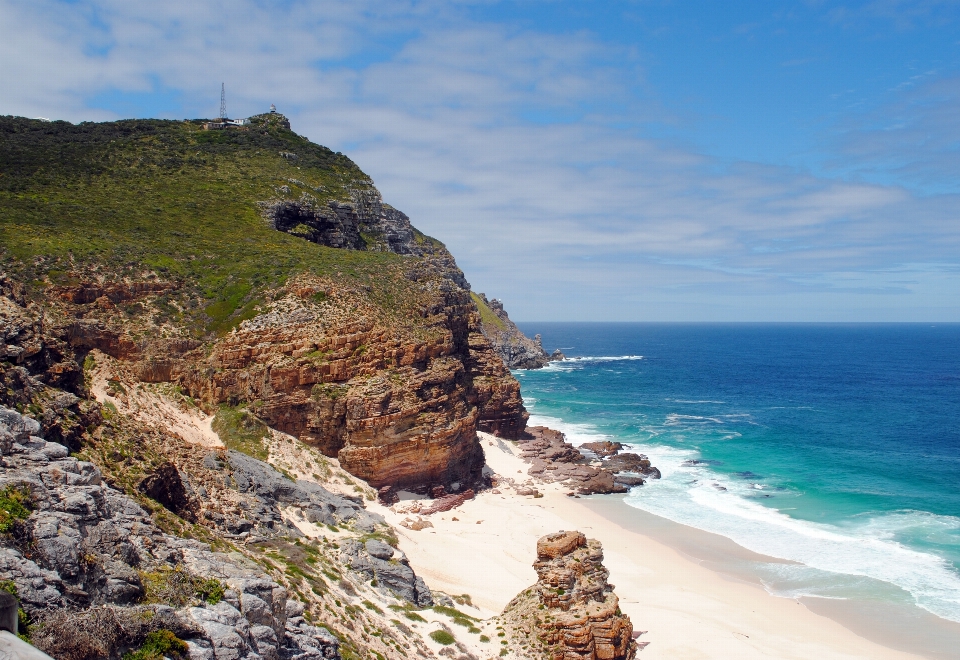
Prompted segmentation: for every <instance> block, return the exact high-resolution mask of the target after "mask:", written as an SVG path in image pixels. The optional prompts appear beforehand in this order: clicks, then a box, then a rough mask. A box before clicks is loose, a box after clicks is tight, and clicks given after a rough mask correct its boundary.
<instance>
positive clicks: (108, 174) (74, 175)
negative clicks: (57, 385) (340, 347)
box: [0, 115, 439, 334]
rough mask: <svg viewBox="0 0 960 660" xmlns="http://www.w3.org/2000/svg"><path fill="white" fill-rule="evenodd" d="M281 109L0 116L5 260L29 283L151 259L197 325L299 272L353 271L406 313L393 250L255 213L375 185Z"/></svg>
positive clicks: (1, 253) (248, 307) (135, 270)
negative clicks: (205, 118) (319, 236)
mask: <svg viewBox="0 0 960 660" xmlns="http://www.w3.org/2000/svg"><path fill="white" fill-rule="evenodd" d="M277 117H279V116H277V115H261V116H260V117H257V118H253V119H254V122H255V124H254V125H253V126H252V127H250V129H249V130H236V129H228V130H210V131H206V130H203V126H202V121H200V120H195V121H160V120H128V121H118V122H112V123H82V124H79V125H72V124H69V123H67V122H44V121H38V120H29V119H24V118H19V117H0V270H6V271H8V272H10V273H11V274H14V275H16V276H17V278H18V279H20V280H21V281H25V282H28V283H31V286H32V288H33V290H34V293H37V292H39V290H40V289H41V288H43V287H46V286H49V285H51V284H69V283H71V279H72V278H75V277H76V274H77V273H78V272H83V273H85V274H90V273H93V274H95V275H98V276H105V277H106V279H108V280H110V279H119V278H124V277H126V278H130V279H137V280H139V279H142V278H143V277H145V276H146V273H147V271H150V272H152V273H153V274H155V275H156V276H157V277H158V278H160V279H163V280H170V281H175V282H176V283H177V284H178V285H179V286H178V288H177V289H176V291H175V292H172V293H170V294H169V296H170V298H171V299H170V300H169V301H167V302H169V303H170V304H169V305H168V307H167V312H168V313H169V315H170V316H171V319H170V320H171V321H174V322H175V323H177V324H178V325H180V326H182V327H187V328H191V329H192V332H194V333H196V334H203V333H205V332H209V331H222V330H224V329H226V328H229V327H230V326H231V325H235V324H236V323H237V322H239V320H241V319H242V318H243V317H246V316H249V315H251V314H252V309H253V307H254V305H255V304H256V302H257V300H258V295H259V294H260V292H262V291H263V290H265V289H267V288H272V287H275V286H277V285H279V284H282V283H283V281H284V280H285V278H287V277H290V276H292V275H294V274H297V273H301V272H310V273H314V274H317V275H327V276H333V277H342V278H349V279H352V280H357V281H358V283H360V284H363V285H364V286H363V287H362V288H363V290H368V295H369V296H370V297H371V299H372V300H371V302H374V303H376V304H378V305H379V306H381V307H383V308H384V309H387V310H390V309H393V310H396V311H398V312H401V313H402V315H403V316H405V317H407V318H411V315H408V314H406V313H405V311H406V310H404V309H403V308H404V307H405V306H406V303H407V302H409V300H410V298H411V296H412V295H413V292H412V291H411V288H410V287H411V283H410V282H409V281H408V280H406V279H405V278H403V277H400V276H399V275H400V274H401V272H402V264H401V262H402V261H403V259H402V258H401V257H399V256H397V255H395V254H392V253H389V252H373V251H364V250H341V249H332V248H327V247H323V246H320V245H317V244H314V243H310V242H307V241H305V240H302V239H300V238H297V237H296V236H293V235H290V234H287V233H283V232H280V231H276V230H274V229H272V228H271V227H270V226H269V225H268V224H267V223H266V222H265V221H264V220H263V218H262V217H261V215H260V207H258V204H257V203H258V202H262V201H266V200H275V199H280V198H289V199H295V198H297V197H299V196H301V195H303V194H309V195H310V196H312V197H313V198H315V199H316V200H318V201H319V202H321V203H326V202H327V201H328V200H337V201H344V202H349V201H350V200H351V192H352V191H365V190H372V189H373V186H372V182H371V181H370V179H369V178H368V177H367V176H366V175H365V174H364V173H363V172H361V171H360V169H359V168H358V167H357V166H356V165H355V164H354V163H353V162H352V161H351V160H350V159H349V158H347V157H346V156H343V155H341V154H338V153H334V152H332V151H330V150H329V149H327V148H326V147H322V146H319V145H316V144H313V143H311V142H310V141H309V140H307V139H306V138H304V137H302V136H299V135H297V134H296V133H294V132H293V131H291V130H288V129H286V128H284V127H283V126H282V122H281V121H277V119H276V118H277ZM281 120H282V117H281ZM419 239H422V240H425V241H427V240H429V241H432V239H427V238H426V237H422V235H419V234H418V240H419ZM437 245H439V244H437ZM390 273H393V274H394V275H397V276H396V277H389V276H386V277H385V275H389V274H390ZM163 303H164V300H160V304H161V306H162V305H163Z"/></svg>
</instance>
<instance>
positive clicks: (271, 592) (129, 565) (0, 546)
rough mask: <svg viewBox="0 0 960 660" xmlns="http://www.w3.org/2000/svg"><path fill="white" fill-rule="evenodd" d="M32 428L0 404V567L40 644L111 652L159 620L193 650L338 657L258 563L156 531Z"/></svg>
mask: <svg viewBox="0 0 960 660" xmlns="http://www.w3.org/2000/svg"><path fill="white" fill-rule="evenodd" d="M39 432H40V425H39V424H38V423H37V422H36V421H34V420H33V419H31V418H28V417H24V416H22V415H20V414H18V413H17V412H16V411H14V410H10V409H8V408H3V407H0V452H2V456H3V458H2V461H3V466H2V469H0V493H2V495H0V511H2V515H0V517H2V518H3V519H4V523H5V527H6V530H7V533H5V534H3V535H2V536H0V578H2V579H3V580H4V581H5V582H4V584H5V585H6V586H5V587H4V588H5V589H6V590H8V591H14V592H15V593H16V595H17V596H18V597H19V599H20V602H21V605H22V607H23V609H24V617H23V618H24V619H25V622H29V623H30V624H31V625H32V626H34V627H35V631H34V633H35V635H34V636H35V639H33V641H34V643H36V644H37V645H38V646H39V647H40V648H41V649H42V650H44V651H46V652H47V653H49V654H51V655H53V656H54V657H55V658H94V657H101V658H119V657H120V656H121V655H122V654H123V653H124V652H126V651H128V650H135V649H136V648H138V647H140V646H141V645H142V644H143V643H144V642H145V641H146V640H147V638H148V636H149V635H150V634H151V633H154V634H156V633H157V632H160V631H167V632H168V633H170V634H171V635H173V636H175V637H177V638H182V639H185V640H187V641H186V648H185V649H184V650H186V651H188V652H189V655H190V657H191V658H193V659H194V660H214V659H225V658H237V659H240V658H251V659H253V658H263V659H272V660H279V659H280V658H304V659H306V658H317V659H318V660H319V659H320V658H339V657H340V654H339V653H338V646H339V643H340V642H339V640H338V639H337V638H336V637H335V636H333V635H332V634H331V633H330V632H329V631H327V630H325V629H323V628H317V627H314V626H312V625H309V624H308V623H307V622H305V621H304V619H303V617H302V614H303V612H304V607H303V605H302V604H300V603H297V602H295V601H291V600H289V599H288V595H289V594H288V592H287V590H286V589H285V588H283V587H282V586H280V585H279V584H278V583H277V582H275V581H274V580H272V579H271V578H270V577H269V576H267V575H266V574H265V573H264V572H263V571H262V570H258V568H257V567H256V566H254V565H250V564H249V563H246V562H244V561H243V560H242V559H240V560H239V561H238V560H237V559H236V558H230V557H228V556H226V555H224V554H222V553H214V552H211V551H210V549H209V547H208V546H207V545H205V544H203V543H199V542H197V541H191V540H187V539H182V538H177V537H175V536H171V535H169V534H165V533H163V532H162V531H161V530H160V529H158V528H157V526H156V525H155V524H154V522H153V521H152V520H151V519H150V517H149V515H148V513H147V511H145V510H144V509H143V508H142V507H141V506H140V505H139V504H137V503H136V502H134V501H133V500H131V499H130V498H129V497H126V496H125V495H124V494H123V493H121V492H119V491H117V490H115V489H113V488H111V487H109V486H108V485H106V484H104V483H103V479H102V474H101V473H100V470H99V469H97V468H96V466H94V465H93V464H91V463H89V462H84V461H78V460H77V459H76V458H72V457H70V456H69V455H68V449H67V448H66V447H65V446H63V445H61V444H59V443H55V442H47V441H45V440H43V439H42V438H41V437H39V436H37V435H36V434H37V433H39ZM331 497H332V496H331ZM11 502H17V503H19V505H20V506H19V507H16V506H13V505H12V504H11ZM344 503H346V502H344ZM28 630H29V628H27V629H25V630H24V632H27V631H28Z"/></svg>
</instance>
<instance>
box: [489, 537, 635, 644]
mask: <svg viewBox="0 0 960 660" xmlns="http://www.w3.org/2000/svg"><path fill="white" fill-rule="evenodd" d="M533 567H534V569H535V570H536V571H537V583H536V584H535V585H533V586H532V587H531V588H529V589H527V590H526V591H524V592H522V593H521V594H520V595H518V596H517V597H516V598H514V599H513V600H512V601H510V603H509V604H508V605H507V607H506V609H504V611H503V614H502V615H501V619H502V621H503V625H504V628H505V630H506V631H507V635H508V636H509V639H510V641H511V642H512V646H514V647H516V648H517V649H518V650H514V654H515V655H518V656H519V657H529V658H549V659H550V660H627V659H629V658H633V657H634V656H635V655H636V652H637V644H636V642H635V641H634V638H633V624H632V623H631V622H630V618H629V617H628V616H626V615H625V614H623V613H622V612H621V611H620V607H619V599H618V598H617V596H616V595H615V594H614V593H613V585H611V584H609V583H608V582H607V578H608V577H609V575H610V573H609V571H608V570H607V569H606V568H604V566H603V549H602V548H601V546H600V542H599V541H595V540H593V539H587V538H586V537H585V536H584V535H583V534H581V533H580V532H558V533H556V534H548V535H547V536H544V537H543V538H541V539H540V540H539V541H538V542H537V560H536V561H535V562H534V564H533Z"/></svg>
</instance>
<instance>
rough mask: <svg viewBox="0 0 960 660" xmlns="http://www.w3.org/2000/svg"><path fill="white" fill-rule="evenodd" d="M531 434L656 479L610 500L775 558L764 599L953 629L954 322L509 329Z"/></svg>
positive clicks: (959, 432) (957, 404)
mask: <svg viewBox="0 0 960 660" xmlns="http://www.w3.org/2000/svg"><path fill="white" fill-rule="evenodd" d="M518 325H519V326H520V328H521V330H523V332H524V333H525V334H527V335H528V336H533V335H534V334H537V333H539V334H541V335H542V337H543V345H544V347H545V348H546V349H547V350H548V351H550V352H552V351H553V350H554V349H555V348H560V349H561V350H562V351H563V352H564V353H565V354H566V355H567V356H568V358H570V359H568V360H566V361H563V362H557V363H552V364H550V365H549V366H548V367H546V368H544V369H540V370H532V371H526V370H521V371H515V372H514V373H515V375H516V376H517V378H518V380H519V381H520V383H521V387H522V394H523V399H524V403H525V405H526V406H527V409H528V410H529V411H530V413H531V419H530V423H531V424H532V425H537V424H542V425H545V426H549V427H551V428H555V429H558V430H560V431H563V432H564V433H565V434H566V436H567V438H568V440H569V441H571V442H572V443H574V444H580V443H582V442H586V441H591V440H598V439H609V440H616V441H619V442H622V443H626V444H629V449H628V450H629V451H636V452H639V453H643V454H646V455H648V456H649V457H650V459H651V461H652V462H653V464H654V465H655V466H657V467H658V468H659V469H660V471H661V472H662V475H663V477H662V479H659V480H649V481H648V482H647V483H646V484H645V485H643V486H639V487H636V488H634V489H632V490H631V492H630V493H629V495H627V496H626V499H625V501H626V502H627V503H628V504H629V505H630V506H632V507H635V508H637V509H642V510H644V511H647V512H649V513H652V514H655V515H657V516H660V517H662V518H666V519H668V520H671V521H674V522H676V523H681V524H683V525H687V526H690V527H694V528H698V529H700V530H704V531H707V532H712V533H714V534H719V535H722V536H725V537H727V538H729V539H731V540H733V541H734V542H736V543H737V544H739V545H740V546H743V547H744V548H747V549H748V550H751V551H753V552H756V553H759V554H762V555H766V556H769V557H774V558H779V559H780V560H786V561H774V562H759V563H756V564H755V565H754V566H753V567H752V569H751V570H753V571H754V572H755V573H756V577H757V579H759V581H761V582H762V583H763V585H764V587H765V588H766V589H767V590H768V591H769V592H770V593H772V594H775V595H778V596H784V597H791V598H801V597H812V598H824V599H856V600H858V601H874V602H885V603H892V604H896V605H898V606H906V607H911V608H913V607H919V608H922V609H923V610H925V611H927V612H930V613H932V614H934V615H936V616H937V617H941V618H943V619H946V620H949V621H955V622H960V324H822V325H821V324H707V325H700V324H642V323H637V324H624V323H616V324H613V323H611V324H601V323H594V324H585V323H521V324H518Z"/></svg>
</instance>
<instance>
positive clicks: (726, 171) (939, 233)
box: [0, 0, 960, 322]
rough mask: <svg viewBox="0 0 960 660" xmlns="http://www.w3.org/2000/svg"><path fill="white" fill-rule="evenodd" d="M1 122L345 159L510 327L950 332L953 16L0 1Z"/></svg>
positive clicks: (863, 1)
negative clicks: (856, 327)
mask: <svg viewBox="0 0 960 660" xmlns="http://www.w3.org/2000/svg"><path fill="white" fill-rule="evenodd" d="M0 63H2V64H3V66H0V90H2V92H0V114H12V115H22V116H27V117H46V118H50V119H64V120H67V121H71V122H79V121H105V120H112V119H120V118H127V117H160V118H171V119H180V118H188V117H189V118H194V117H214V116H216V115H217V114H218V113H219V101H220V84H221V82H223V83H225V85H226V90H227V108H228V114H229V115H230V116H232V117H243V116H248V115H252V114H258V113H260V112H264V111H266V110H267V109H268V108H269V105H270V104H271V103H275V104H276V105H277V108H278V110H279V111H280V112H282V113H284V114H286V115H287V116H288V117H290V119H291V122H292V125H293V129H294V130H295V131H296V132H297V133H300V134H301V135H305V136H307V137H308V138H310V139H311V140H313V141H314V142H318V143H320V144H324V145H326V146H328V147H330V148H331V149H333V150H334V151H342V152H343V153H345V154H347V155H348V156H350V157H351V158H352V159H353V160H354V161H355V162H356V163H357V164H358V165H359V166H360V167H361V168H362V169H363V170H364V171H365V172H366V173H367V174H369V175H370V176H371V177H372V178H373V180H374V182H375V183H376V185H377V187H378V188H379V189H380V191H381V192H382V193H383V197H384V200H385V201H386V202H388V203H390V204H392V205H393V206H395V207H396V208H398V209H400V210H402V211H404V212H405V213H406V214H407V215H409V216H410V218H411V220H412V222H413V223H414V225H415V226H416V227H418V228H419V229H421V230H422V231H424V232H426V233H428V234H430V235H431V236H434V237H436V238H438V239H440V240H441V241H443V242H444V243H445V244H446V245H447V246H448V247H449V248H450V250H451V252H453V254H454V256H455V257H456V259H457V263H458V264H459V265H460V267H461V268H462V270H463V271H464V273H465V274H466V276H467V279H468V280H469V281H470V282H471V284H472V286H473V288H474V290H476V291H482V292H485V293H486V294H487V295H488V296H490V297H496V298H500V299H502V300H503V301H504V304H505V306H506V309H507V311H508V312H509V313H510V314H511V317H512V318H514V319H515V320H521V321H588V320H593V321H815V322H824V321H865V322H868V321H923V322H951V321H953V322H957V321H960V0H859V1H853V0H851V1H838V2H830V1H828V0H805V1H804V0H799V1H793V2H790V1H782V2H781V1H778V0H757V1H752V0H736V1H734V0H726V1H716V2H713V1H695V0H688V1H685V2H680V1H676V2H670V1H667V0H632V1H630V0H624V1H617V0H607V1H602V2H600V1H598V2H591V1H589V0H580V1H576V2H574V1H564V0H517V1H514V2H507V1H504V2H498V1H496V0H475V1H471V0H448V1H446V2H439V1H433V0H423V1H416V0H396V1H390V0H345V1H338V0H315V1H304V2H298V1H292V0H277V1H269V0H260V1H255V0H232V1H231V2H223V1H218V0H211V1H205V2H196V1H195V0H192V1H190V2H187V1H184V0H167V1H166V2H163V3H152V2H151V3H147V2H132V1H130V0H124V1H121V0H69V1H67V0H65V1H58V0H30V1H29V2H28V1H13V0H0Z"/></svg>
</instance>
